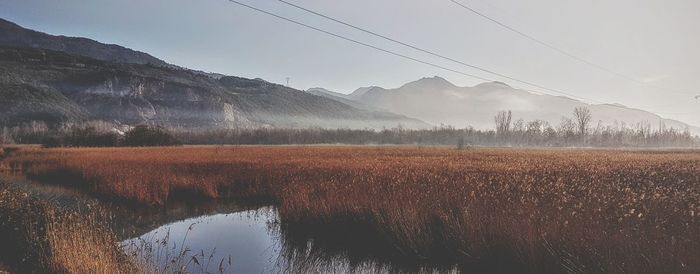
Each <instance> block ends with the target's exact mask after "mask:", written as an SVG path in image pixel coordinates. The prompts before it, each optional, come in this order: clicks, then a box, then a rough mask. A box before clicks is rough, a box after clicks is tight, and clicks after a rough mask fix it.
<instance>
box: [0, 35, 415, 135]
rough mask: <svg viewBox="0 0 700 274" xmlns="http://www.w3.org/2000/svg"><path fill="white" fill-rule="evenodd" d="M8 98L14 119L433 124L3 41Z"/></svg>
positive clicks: (4, 120) (234, 81) (3, 87)
mask: <svg viewBox="0 0 700 274" xmlns="http://www.w3.org/2000/svg"><path fill="white" fill-rule="evenodd" d="M0 98H1V99H0V106H3V107H2V109H0V123H1V124H4V125H10V126H12V125H17V124H20V123H26V122H28V121H44V122H47V123H49V124H53V125H55V124H59V123H67V122H79V121H85V120H102V121H108V122H113V123H116V124H127V125H134V124H142V123H146V124H158V125H163V126H169V127H186V128H209V127H215V128H232V127H285V128H306V127H330V128H337V127H342V128H382V127H394V126H397V125H399V124H402V125H404V126H410V127H425V126H427V125H426V124H425V123H423V122H421V121H418V120H415V119H409V118H407V117H404V116H400V115H395V114H391V113H386V112H377V111H365V110H360V109H357V108H354V107H352V106H349V105H346V104H343V103H341V102H337V101H334V100H331V99H328V98H325V97H321V96H315V95H311V94H308V93H306V92H303V91H299V90H294V89H291V88H287V87H284V86H281V85H277V84H273V83H269V82H265V81H263V80H251V79H245V78H239V77H233V76H223V77H210V76H207V75H203V74H201V73H199V72H195V71H190V70H185V69H179V68H173V67H162V66H154V65H150V64H127V63H114V62H105V61H100V60H96V59H92V58H88V57H83V56H77V55H72V54H67V53H63V52H56V51H52V50H45V49H36V48H8V47H1V48H0Z"/></svg>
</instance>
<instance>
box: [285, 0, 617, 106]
mask: <svg viewBox="0 0 700 274" xmlns="http://www.w3.org/2000/svg"><path fill="white" fill-rule="evenodd" d="M277 1H279V2H282V3H284V4H286V5H289V6H292V7H294V8H297V9H300V10H303V11H305V12H308V13H311V14H314V15H316V16H320V17H323V18H325V19H328V20H331V21H333V22H336V23H338V24H341V25H344V26H347V27H350V28H353V29H356V30H359V31H362V32H364V33H367V34H370V35H373V36H375V37H379V38H382V39H385V40H388V41H391V42H394V43H396V44H399V45H402V46H405V47H409V48H411V49H414V50H417V51H420V52H423V53H426V54H429V55H432V56H435V57H438V58H442V59H444V60H448V61H451V62H454V63H457V64H460V65H463V66H467V67H470V68H473V69H477V70H480V71H483V72H486V73H489V74H493V75H496V76H499V77H502V78H506V79H509V80H512V81H516V82H519V83H522V84H526V85H529V86H533V87H536V88H540V89H543V90H547V91H550V92H554V93H558V94H563V95H567V96H571V97H574V98H579V99H583V100H588V101H592V102H596V103H601V104H602V103H603V102H600V101H597V100H593V99H589V98H585V97H580V96H577V95H574V94H571V93H568V92H564V91H561V90H556V89H551V88H548V87H545V86H542V85H539V84H536V83H532V82H529V81H525V80H520V79H518V78H515V77H511V76H508V75H504V74H501V73H498V72H495V71H492V70H489V69H485V68H482V67H479V66H476V65H472V64H469V63H466V62H463V61H459V60H457V59H454V58H451V57H447V56H445V55H442V54H439V53H436V52H434V51H430V50H426V49H423V48H420V47H418V46H415V45H412V44H409V43H406V42H402V41H399V40H397V39H394V38H391V37H388V36H386V35H382V34H379V33H377V32H374V31H371V30H367V29H365V28H361V27H358V26H356V25H353V24H350V23H347V22H344V21H341V20H339V19H335V18H333V17H330V16H328V15H325V14H322V13H319V12H316V11H313V10H310V9H307V8H304V7H302V6H299V5H296V4H293V3H290V2H287V1H285V0H277Z"/></svg>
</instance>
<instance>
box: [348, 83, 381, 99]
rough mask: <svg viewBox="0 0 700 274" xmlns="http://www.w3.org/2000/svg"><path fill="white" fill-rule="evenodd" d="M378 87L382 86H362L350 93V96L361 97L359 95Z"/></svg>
mask: <svg viewBox="0 0 700 274" xmlns="http://www.w3.org/2000/svg"><path fill="white" fill-rule="evenodd" d="M377 88H380V87H377V86H369V87H361V88H358V89H356V90H355V91H353V92H352V93H350V94H349V95H348V97H350V98H359V97H362V96H363V95H365V94H367V92H369V91H371V90H373V89H377Z"/></svg>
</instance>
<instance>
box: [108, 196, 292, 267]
mask: <svg viewBox="0 0 700 274" xmlns="http://www.w3.org/2000/svg"><path fill="white" fill-rule="evenodd" d="M276 218H277V213H276V212H275V210H274V209H273V208H271V207H264V208H260V209H257V210H248V211H242V212H236V213H230V214H215V215H209V216H201V217H196V218H191V219H186V220H182V221H178V222H174V223H171V224H167V225H163V226H161V227H158V228H156V229H154V230H153V231H150V232H148V233H146V234H144V235H142V236H140V237H137V238H133V239H129V240H126V241H123V242H122V244H123V245H124V246H125V247H126V248H127V249H129V248H131V249H132V250H133V249H134V248H136V249H140V250H138V251H137V252H140V254H139V255H140V256H141V257H148V256H149V255H151V258H150V263H153V264H157V265H158V267H159V268H160V269H163V268H166V267H168V264H170V267H169V268H170V269H177V268H178V267H179V266H180V265H181V264H182V263H184V264H188V263H189V264H188V267H190V268H191V269H194V270H195V272H197V271H198V270H204V271H203V272H206V271H210V272H218V271H219V266H220V265H221V266H222V270H224V271H225V272H227V273H276V272H283V267H284V262H283V260H281V259H280V241H278V240H277V239H276V238H275V236H274V235H275V228H274V224H275V223H276ZM148 244H150V245H151V246H152V247H153V248H152V251H151V252H148V251H145V250H144V249H145V248H144V246H147V245H148ZM185 250H189V251H188V252H184V251H185ZM183 253H186V254H185V255H183V256H181V258H178V255H180V254H183ZM192 256H195V258H196V259H197V263H195V262H194V260H192ZM229 258H230V265H229ZM173 259H175V260H179V262H178V264H179V265H173ZM207 265H208V267H207ZM205 267H206V268H205Z"/></svg>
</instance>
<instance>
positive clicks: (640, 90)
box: [0, 0, 700, 125]
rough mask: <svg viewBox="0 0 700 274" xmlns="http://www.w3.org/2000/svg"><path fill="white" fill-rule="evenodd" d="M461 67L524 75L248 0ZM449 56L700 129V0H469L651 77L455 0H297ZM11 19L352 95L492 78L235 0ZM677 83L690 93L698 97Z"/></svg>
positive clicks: (141, 2) (4, 13)
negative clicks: (432, 80)
mask: <svg viewBox="0 0 700 274" xmlns="http://www.w3.org/2000/svg"><path fill="white" fill-rule="evenodd" d="M240 1H241V2H245V3H247V4H250V5H253V6H256V7H259V8H262V9H266V10H269V11H272V12H275V13H279V14H281V15H284V16H288V17H291V18H294V19H296V20H300V21H302V22H305V23H308V24H311V25H314V26H317V27H320V28H324V29H327V30H330V31H333V32H337V33H339V34H342V35H346V36H349V37H351V38H353V39H358V40H361V41H364V42H368V43H372V44H375V45H377V46H380V47H384V48H387V49H390V50H395V51H398V52H400V53H402V54H406V55H410V56H413V57H416V58H420V59H423V60H426V61H430V62H435V63H438V64H440V65H443V66H447V67H450V68H453V69H456V70H460V71H464V72H467V73H473V74H477V75H480V76H483V77H486V78H490V79H495V80H501V81H504V82H507V83H509V84H511V85H513V86H518V87H526V86H525V85H522V84H519V83H516V82H513V81H507V80H506V79H501V78H499V77H496V76H493V75H489V74H486V73H483V72H479V71H476V70H473V69H470V68H467V67H464V66H461V65H458V64H454V63H450V62H446V61H444V60H440V59H437V58H433V57H431V56H428V55H425V54H421V53H419V52H416V51H414V50H411V49H407V48H403V47H401V46H398V45H395V44H392V43H390V42H387V41H384V40H381V39H377V38H374V37H371V36H369V35H366V34H363V33H361V32H358V31H355V30H352V29H349V28H347V27H343V26H341V25H338V24H336V23H333V22H329V21H327V20H324V19H321V18H318V17H313V16H312V15H310V14H307V13H304V12H302V11H299V10H296V9H294V8H292V7H289V6H286V5H284V4H282V3H280V2H278V1H275V0H255V1H253V0H240ZM288 1H290V2H293V3H295V4H298V5H301V6H304V7H306V8H309V9H313V10H316V11H318V12H321V13H324V14H326V15H329V16H332V17H335V18H338V19H341V20H344V21H347V22H350V23H353V24H356V25H358V26H361V27H364V28H367V29H370V30H373V31H376V32H379V33H381V34H385V35H387V36H391V37H394V38H396V39H399V40H402V41H405V42H409V43H412V44H414V45H417V46H420V47H423V48H426V49H429V50H432V51H435V52H438V53H441V54H443V55H446V56H449V57H452V58H454V59H458V60H461V61H464V62H468V63H471V64H474V65H478V66H481V67H484V68H487V69H490V70H493V71H497V72H500V73H502V74H506V75H509V76H513V77H516V78H521V79H523V80H527V81H531V82H534V83H538V84H541V85H543V86H546V87H550V88H553V89H558V90H563V91H566V92H569V93H572V94H576V95H578V96H581V97H586V98H591V99H595V100H598V101H603V102H611V103H621V104H625V105H628V106H633V107H639V108H643V109H647V110H651V111H653V112H656V113H658V114H660V115H662V116H664V117H669V118H675V119H679V120H682V121H685V122H689V123H691V124H695V125H700V100H696V99H694V95H700V77H698V76H699V75H698V74H699V73H700V35H698V34H699V33H700V1H695V0H666V1H662V0H530V1H521V0H460V1H461V2H463V3H464V4H468V5H470V6H473V7H474V8H475V9H478V10H479V11H481V12H483V13H484V14H487V15H489V16H491V17H493V18H495V19H497V20H500V21H502V22H503V23H506V24H508V25H511V26H513V27H515V28H517V29H519V30H521V31H523V32H525V33H528V34H530V35H532V36H534V37H537V38H539V39H541V40H544V41H547V42H548V43H550V44H552V45H555V46H556V47H558V48H561V49H564V50H566V51H568V52H570V53H573V54H575V55H577V56H579V57H582V58H585V59H586V60H589V61H592V62H595V63H597V64H600V65H602V66H604V67H606V68H608V69H612V70H614V71H617V72H620V73H623V74H625V75H629V76H631V77H633V78H635V79H638V80H640V81H645V82H647V83H649V84H651V85H653V86H658V87H659V88H657V87H650V86H648V85H647V86H642V85H639V84H638V83H635V82H632V81H628V80H625V79H622V78H620V77H617V76H614V75H611V74H610V73H607V72H603V71H601V70H598V69H595V68H592V67H591V66H587V65H585V64H582V63H581V62H578V61H575V60H572V59H571V58H568V57H566V56H564V55H562V54H559V53H557V52H555V51H552V50H551V49H548V48H545V47H542V46H541V45H538V44H536V43H533V42H532V41H530V40H527V39H524V38H522V37H520V36H518V35H516V34H514V33H512V32H509V31H507V30H505V29H503V28H501V27H499V26H498V25H496V24H494V23H492V22H489V21H487V20H485V19H483V18H481V17H478V16H476V15H474V14H472V13H469V12H468V11H466V10H464V9H462V8H460V7H459V6H457V5H455V4H454V3H451V2H450V1H449V0H430V1H428V0H410V1H408V0H383V1H377V0H353V1H328V0H303V1H302V0H288ZM0 17H2V18H5V19H8V20H11V21H14V22H16V23H18V24H20V25H22V26H24V27H28V28H32V29H36V30H40V31H44V32H48V33H51V34H63V35H69V36H84V37H89V38H92V39H96V40H98V41H101V42H106V43H114V44H120V45H123V46H126V47H129V48H133V49H136V50H141V51H145V52H148V53H150V54H152V55H154V56H156V57H158V58H161V59H163V60H165V61H167V62H170V63H173V64H177V65H181V66H185V67H189V68H193V69H199V70H204V71H211V72H220V73H224V74H228V75H236V76H242V77H248V78H263V79H265V80H268V81H271V82H277V83H284V82H285V78H286V77H290V79H291V83H290V84H291V86H293V87H295V88H299V89H307V88H311V87H324V88H327V89H330V90H334V91H338V92H343V93H349V92H351V91H353V90H354V89H356V88H358V87H361V86H370V85H378V86H382V87H386V88H393V87H398V86H400V85H402V84H403V83H406V82H408V81H413V80H416V79H418V78H421V77H426V76H434V75H438V76H441V77H444V78H446V79H448V80H450V81H451V82H453V83H455V84H457V85H462V86H466V85H474V84H477V83H479V82H481V81H480V80H475V79H470V78H469V77H466V76H462V75H460V74H456V73H452V72H448V71H443V70H440V69H437V68H433V67H429V66H425V65H422V64H418V63H414V62H411V61H408V60H404V59H401V58H398V57H395V56H390V55H387V54H384V53H380V52H377V51H375V50H372V49H368V48H364V47H361V46H358V45H355V44H351V43H349V42H347V41H342V40H338V39H336V38H333V37H329V36H327V35H325V34H322V33H318V32H315V31H312V30H308V29H305V28H302V27H300V26H297V25H293V24H290V23H288V22H284V21H282V20H279V19H276V18H273V17H270V16H268V15H264V14H260V13H258V12H255V11H252V10H249V9H247V8H244V7H241V6H238V5H236V4H233V3H230V2H229V1H227V0H197V1H195V0H190V1H185V0H120V1H116V0H112V1H108V0H90V1H87V0H83V1H78V0H0ZM670 91H681V92H690V93H691V94H681V93H674V92H670Z"/></svg>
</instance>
